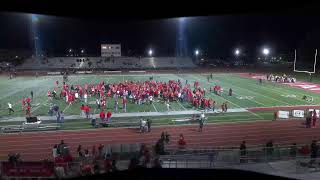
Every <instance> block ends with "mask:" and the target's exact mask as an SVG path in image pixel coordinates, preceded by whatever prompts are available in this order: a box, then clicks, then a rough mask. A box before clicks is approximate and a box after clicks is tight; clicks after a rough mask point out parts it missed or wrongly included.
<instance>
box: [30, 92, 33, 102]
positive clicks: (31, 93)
mask: <svg viewBox="0 0 320 180" xmlns="http://www.w3.org/2000/svg"><path fill="white" fill-rule="evenodd" d="M30 95H31V99H32V100H33V91H31V92H30Z"/></svg>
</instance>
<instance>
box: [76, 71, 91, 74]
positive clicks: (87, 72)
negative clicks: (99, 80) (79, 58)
mask: <svg viewBox="0 0 320 180" xmlns="http://www.w3.org/2000/svg"><path fill="white" fill-rule="evenodd" d="M76 73H77V74H92V71H77V72H76Z"/></svg>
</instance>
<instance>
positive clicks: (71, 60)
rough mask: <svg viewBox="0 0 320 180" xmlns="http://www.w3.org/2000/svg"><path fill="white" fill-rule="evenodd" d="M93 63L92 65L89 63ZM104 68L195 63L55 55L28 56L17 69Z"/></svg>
mask: <svg viewBox="0 0 320 180" xmlns="http://www.w3.org/2000/svg"><path fill="white" fill-rule="evenodd" d="M89 63H91V66H90V65H89ZM66 67H69V68H75V69H87V68H103V69H120V68H121V69H158V68H193V67H195V64H194V63H193V62H192V59H191V58H180V57H148V58H141V59H139V58H136V57H117V58H102V57H53V58H47V59H46V60H44V61H42V62H36V59H34V58H28V59H26V60H25V62H24V63H23V64H22V65H19V66H18V67H17V69H21V70H37V69H59V68H66Z"/></svg>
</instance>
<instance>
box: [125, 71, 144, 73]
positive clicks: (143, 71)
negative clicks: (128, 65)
mask: <svg viewBox="0 0 320 180" xmlns="http://www.w3.org/2000/svg"><path fill="white" fill-rule="evenodd" d="M129 73H146V71H129Z"/></svg>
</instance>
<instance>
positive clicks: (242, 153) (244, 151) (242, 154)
mask: <svg viewBox="0 0 320 180" xmlns="http://www.w3.org/2000/svg"><path fill="white" fill-rule="evenodd" d="M246 155H247V146H246V141H242V143H241V144H240V163H244V162H246V160H244V159H243V158H245V156H246Z"/></svg>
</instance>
